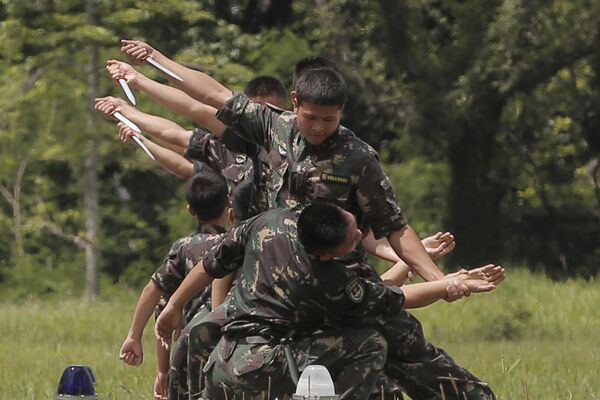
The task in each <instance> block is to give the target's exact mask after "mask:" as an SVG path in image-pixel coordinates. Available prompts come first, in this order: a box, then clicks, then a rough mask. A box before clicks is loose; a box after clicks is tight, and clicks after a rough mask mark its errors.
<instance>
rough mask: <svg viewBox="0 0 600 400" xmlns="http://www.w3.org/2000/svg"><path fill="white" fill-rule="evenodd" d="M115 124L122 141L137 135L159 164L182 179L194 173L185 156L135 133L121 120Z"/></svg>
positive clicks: (192, 166)
mask: <svg viewBox="0 0 600 400" xmlns="http://www.w3.org/2000/svg"><path fill="white" fill-rule="evenodd" d="M117 126H118V127H119V136H120V137H121V139H122V140H123V141H125V142H131V137H132V136H134V135H135V136H137V137H138V138H139V139H140V140H141V141H142V143H144V144H145V145H146V147H147V148H148V150H150V152H151V153H152V154H153V155H154V157H155V158H156V161H157V162H158V163H159V164H160V166H161V167H163V168H164V169H165V170H167V171H168V172H170V173H171V174H173V175H176V176H178V177H180V178H183V179H189V178H191V177H192V175H194V164H192V163H191V162H190V161H189V160H188V159H187V158H185V157H183V156H181V155H179V154H177V153H175V152H174V151H171V150H169V149H166V148H164V147H162V146H160V145H158V144H156V143H154V142H153V141H152V140H150V139H148V138H147V137H145V136H143V135H139V134H137V133H135V132H134V131H132V130H131V129H130V128H129V127H128V126H127V125H125V124H123V123H122V122H119V123H118V124H117Z"/></svg>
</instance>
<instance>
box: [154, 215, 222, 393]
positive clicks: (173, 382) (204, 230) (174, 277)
mask: <svg viewBox="0 0 600 400" xmlns="http://www.w3.org/2000/svg"><path fill="white" fill-rule="evenodd" d="M224 232H225V229H224V228H222V227H220V226H216V225H209V224H200V225H199V226H198V228H197V230H196V232H195V233H194V234H192V235H190V236H187V237H185V238H183V239H179V240H177V241H176V242H175V243H174V244H173V245H172V246H171V250H170V251H169V255H168V256H167V258H166V259H165V261H164V262H163V264H162V265H161V266H160V267H159V268H158V269H157V270H156V272H154V274H153V275H152V277H151V279H152V281H153V282H154V284H155V285H156V286H157V287H158V288H159V289H160V290H161V291H162V292H163V299H164V300H166V301H168V299H169V298H170V297H171V295H173V293H175V291H176V290H177V288H178V287H179V285H181V282H183V280H184V279H185V276H186V275H187V274H188V273H189V271H190V270H191V269H192V268H194V266H195V265H196V264H197V263H198V262H199V261H200V260H201V259H202V257H203V256H204V253H205V252H206V251H207V250H209V249H210V248H212V247H213V246H214V245H215V243H216V242H217V240H218V239H219V238H220V236H219V235H220V234H221V233H224ZM164 304H165V303H160V304H159V305H158V306H157V308H156V312H155V314H156V316H158V315H159V314H160V312H161V311H162V309H163V308H164ZM203 306H204V308H208V310H207V311H206V313H208V311H210V288H208V289H207V290H205V291H204V292H203V293H201V294H200V295H198V296H196V297H195V298H194V299H192V300H191V301H190V302H188V304H187V305H186V307H185V321H189V320H191V319H192V317H193V316H194V315H195V314H197V313H198V312H199V311H200V310H201V308H202V307H203ZM173 365H175V366H180V368H179V369H178V368H171V369H170V371H169V377H170V379H169V381H170V383H169V385H170V388H169V390H170V391H172V392H173V393H176V392H180V393H185V392H187V384H186V379H185V376H186V371H185V368H183V367H185V364H183V365H179V364H178V363H177V362H175V363H172V367H173ZM181 376H183V378H181ZM173 398H176V396H175V397H173Z"/></svg>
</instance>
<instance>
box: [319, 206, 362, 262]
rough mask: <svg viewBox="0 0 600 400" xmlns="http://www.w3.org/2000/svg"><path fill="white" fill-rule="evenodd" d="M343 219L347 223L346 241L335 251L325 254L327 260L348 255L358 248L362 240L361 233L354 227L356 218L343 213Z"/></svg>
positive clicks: (345, 212) (346, 212)
mask: <svg viewBox="0 0 600 400" xmlns="http://www.w3.org/2000/svg"><path fill="white" fill-rule="evenodd" d="M344 217H345V218H346V220H347V221H348V231H347V232H346V240H345V241H344V243H343V244H342V245H340V246H338V247H337V248H336V249H334V250H332V251H331V252H330V253H329V254H327V256H326V257H327V258H325V259H329V258H333V257H343V256H345V255H346V254H348V253H350V252H351V251H352V250H354V249H355V248H356V246H358V244H359V243H360V241H361V240H362V232H361V231H360V229H358V226H357V225H356V218H354V215H352V214H351V213H349V212H348V211H344Z"/></svg>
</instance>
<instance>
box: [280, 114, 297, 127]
mask: <svg viewBox="0 0 600 400" xmlns="http://www.w3.org/2000/svg"><path fill="white" fill-rule="evenodd" d="M296 117H297V115H296V113H295V112H293V111H283V112H282V113H280V114H277V120H278V121H280V122H282V123H286V124H287V123H291V122H293V121H295V120H296Z"/></svg>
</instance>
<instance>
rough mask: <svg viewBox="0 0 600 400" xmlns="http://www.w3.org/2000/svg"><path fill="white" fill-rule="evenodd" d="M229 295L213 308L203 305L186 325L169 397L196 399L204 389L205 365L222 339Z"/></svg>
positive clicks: (171, 399)
mask: <svg viewBox="0 0 600 400" xmlns="http://www.w3.org/2000/svg"><path fill="white" fill-rule="evenodd" d="M228 302H229V298H227V299H226V300H225V302H224V303H223V304H222V305H221V306H219V307H217V308H216V309H215V310H213V311H210V312H209V310H208V309H207V308H202V309H201V310H200V312H198V314H196V315H195V316H194V318H192V320H191V321H190V322H189V323H188V324H187V325H186V326H185V328H184V329H183V330H182V332H181V336H180V337H179V339H178V340H177V343H176V345H175V347H174V349H173V356H172V357H171V368H170V370H169V400H195V399H200V398H201V393H202V390H203V389H204V384H203V383H204V379H203V375H202V369H203V366H204V365H205V364H206V362H207V361H208V356H209V355H210V353H211V352H212V351H213V349H214V348H215V347H216V346H217V343H218V342H219V340H220V339H221V327H222V326H223V325H224V323H225V318H226V310H227V304H228Z"/></svg>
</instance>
